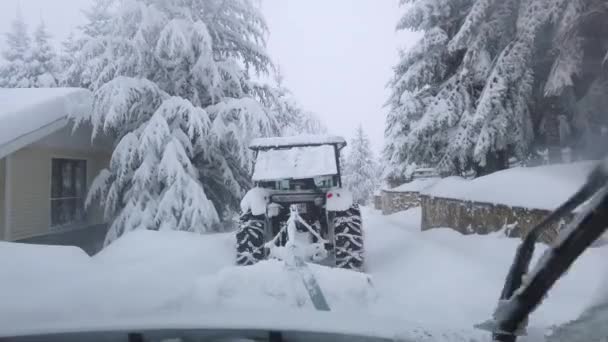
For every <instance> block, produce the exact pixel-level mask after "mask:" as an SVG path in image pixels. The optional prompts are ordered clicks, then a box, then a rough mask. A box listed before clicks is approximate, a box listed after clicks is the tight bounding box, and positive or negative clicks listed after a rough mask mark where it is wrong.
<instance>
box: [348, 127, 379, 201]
mask: <svg viewBox="0 0 608 342" xmlns="http://www.w3.org/2000/svg"><path fill="white" fill-rule="evenodd" d="M377 176H378V166H377V165H376V160H375V158H374V155H373V153H372V150H371V147H370V142H369V139H368V137H367V135H366V134H365V132H364V131H363V126H361V125H359V127H358V128H357V131H356V133H355V136H354V138H353V139H352V140H351V143H350V146H349V153H348V157H347V158H346V165H345V166H344V175H343V181H344V183H345V185H346V187H347V188H348V189H349V190H350V191H351V192H352V193H353V199H354V200H355V201H357V202H358V203H359V204H361V205H366V204H367V203H368V201H369V200H371V199H372V196H373V194H374V191H375V190H376V188H377V186H378V183H379V180H378V178H377Z"/></svg>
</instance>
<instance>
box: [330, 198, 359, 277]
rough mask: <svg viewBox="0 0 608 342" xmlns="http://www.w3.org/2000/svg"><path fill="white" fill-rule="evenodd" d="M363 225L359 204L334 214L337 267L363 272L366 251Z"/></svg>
mask: <svg viewBox="0 0 608 342" xmlns="http://www.w3.org/2000/svg"><path fill="white" fill-rule="evenodd" d="M361 224H362V221H361V210H360V209H359V205H358V204H353V205H352V206H351V207H350V208H348V209H347V210H345V211H335V212H333V226H334V251H335V256H336V267H339V268H345V269H351V270H357V271H363V264H364V251H365V250H364V248H363V247H364V245H363V227H362V225H361Z"/></svg>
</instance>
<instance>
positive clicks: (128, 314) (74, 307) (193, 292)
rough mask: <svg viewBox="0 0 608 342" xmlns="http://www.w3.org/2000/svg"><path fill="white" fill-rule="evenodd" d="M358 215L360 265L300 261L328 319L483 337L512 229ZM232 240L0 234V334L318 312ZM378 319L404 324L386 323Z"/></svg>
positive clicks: (568, 287)
mask: <svg viewBox="0 0 608 342" xmlns="http://www.w3.org/2000/svg"><path fill="white" fill-rule="evenodd" d="M363 214H364V225H365V239H366V247H367V274H361V273H356V272H350V271H344V270H337V269H329V268H326V267H322V266H317V265H311V268H312V270H313V272H314V273H315V274H316V276H317V278H318V281H319V284H320V286H321V288H322V289H323V291H324V293H325V296H326V297H327V300H328V302H329V305H330V306H331V308H332V311H333V312H334V315H337V316H330V317H333V318H331V319H335V317H341V318H348V317H350V316H352V317H357V318H356V319H355V318H353V320H352V322H360V317H361V316H362V315H363V316H366V315H367V316H369V317H375V318H378V319H379V321H382V322H384V326H383V328H382V329H381V330H382V331H383V332H384V333H385V334H388V335H391V334H398V333H401V334H404V335H403V336H417V335H416V334H421V331H430V332H438V331H441V332H442V334H440V335H441V336H442V337H441V339H439V340H445V341H456V340H458V341H460V340H461V339H463V338H465V337H473V336H476V337H484V336H487V335H486V334H485V333H484V332H479V331H476V330H474V329H473V328H472V326H473V325H474V324H476V323H480V322H482V321H484V320H486V319H488V318H489V317H490V316H491V314H492V311H493V309H494V306H495V304H496V299H497V297H498V295H499V292H500V290H501V288H502V283H503V280H504V277H505V275H506V272H507V270H508V267H509V265H510V262H511V259H512V257H513V254H514V251H515V248H516V246H517V242H518V241H517V240H515V239H507V238H504V237H501V236H500V235H498V234H495V235H489V236H466V237H465V236H462V235H460V234H459V233H457V232H455V231H453V230H450V229H435V230H430V231H425V232H421V231H420V230H419V220H420V210H419V209H413V210H409V211H407V212H403V213H398V214H395V215H392V216H381V215H380V214H379V213H378V212H376V211H374V210H371V209H365V210H364V213H363ZM233 248H234V238H233V235H232V234H215V235H205V236H201V235H195V234H191V233H184V232H151V231H137V232H133V233H130V234H128V235H126V236H124V237H123V238H121V239H119V240H117V241H116V242H114V243H113V244H112V245H111V246H110V247H108V248H107V249H105V250H104V251H102V252H101V253H99V254H98V255H96V256H94V257H92V258H90V257H88V256H87V255H86V254H84V253H83V252H82V251H80V250H78V249H76V248H67V247H49V246H34V245H17V244H12V243H0V279H1V282H0V288H1V289H2V291H0V303H1V305H0V335H6V334H11V333H14V332H19V331H24V330H27V329H28V328H31V327H34V326H36V327H38V328H39V329H40V327H45V326H46V327H48V326H53V324H65V323H66V322H74V320H76V322H77V319H89V321H90V320H93V321H95V322H99V321H102V320H103V319H117V318H124V319H125V320H128V319H129V318H133V317H142V316H145V315H150V314H158V313H163V314H167V315H169V316H170V317H193V316H192V315H196V314H201V315H209V314H211V315H212V316H215V315H220V314H221V313H222V312H239V313H241V314H242V313H244V312H252V313H255V314H263V313H265V312H278V313H283V314H278V315H275V316H272V317H274V318H273V319H274V320H278V321H277V322H279V323H277V324H287V323H290V324H291V323H293V322H294V320H293V319H292V318H293V315H298V314H297V313H310V314H315V315H316V314H317V313H315V312H314V311H313V310H314V309H313V307H312V304H311V303H310V301H309V299H308V296H307V294H306V292H304V288H303V286H302V285H301V283H300V282H299V280H298V278H297V276H296V275H295V274H294V273H293V272H288V271H286V269H285V267H284V265H283V264H282V263H281V262H278V261H266V262H262V263H259V264H257V265H255V266H251V267H234V266H233V262H234V255H233ZM542 249H543V248H539V250H538V251H537V254H540V252H541V251H542ZM607 257H608V248H605V247H601V248H595V249H592V250H590V251H587V252H586V253H585V254H584V255H583V257H582V258H581V259H580V260H579V261H577V263H576V264H575V267H574V268H573V269H572V270H571V271H570V272H569V274H568V275H567V276H566V277H565V278H564V279H562V280H560V282H559V283H558V285H557V287H556V288H555V289H554V291H552V292H551V294H550V297H549V298H548V299H547V300H546V301H545V303H544V305H543V306H542V307H541V308H540V309H539V310H538V311H537V312H536V313H534V315H533V316H532V318H531V327H533V328H532V329H531V331H532V332H533V333H534V332H535V333H536V335H538V334H541V333H542V332H543V329H545V328H547V327H550V326H552V325H556V324H561V323H564V322H566V321H569V320H572V319H575V318H576V317H577V316H578V315H579V314H580V313H581V312H582V311H583V309H584V308H585V307H586V306H587V305H588V304H589V300H590V299H591V297H590V296H589V295H590V294H591V293H593V292H595V291H596V290H597V288H598V287H599V286H600V284H601V280H602V279H601V278H600V276H599V275H598V274H599V273H600V270H601V268H602V267H603V265H604V264H605V260H606V258H607ZM290 312H292V313H293V312H297V313H296V314H291V315H290V314H289V313H290ZM283 321H284V322H283ZM346 321H348V319H347V320H346ZM364 321H365V320H364ZM280 322H283V323H280ZM386 322H408V323H407V324H405V323H403V324H401V323H395V324H392V325H391V326H390V328H387V326H388V324H387V323H386ZM304 323H306V322H304ZM83 324H84V323H83ZM351 324H352V323H351ZM368 328H369V327H368ZM358 329H362V327H359V328H358ZM387 329H394V331H392V332H389V331H387ZM446 331H449V332H450V333H449V334H445V335H443V332H446Z"/></svg>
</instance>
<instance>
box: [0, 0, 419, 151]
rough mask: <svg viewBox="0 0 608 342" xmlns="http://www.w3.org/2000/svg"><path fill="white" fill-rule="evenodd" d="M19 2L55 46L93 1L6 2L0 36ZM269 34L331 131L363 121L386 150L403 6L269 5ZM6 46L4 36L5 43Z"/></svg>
mask: <svg viewBox="0 0 608 342" xmlns="http://www.w3.org/2000/svg"><path fill="white" fill-rule="evenodd" d="M17 4H19V6H20V8H21V12H22V14H23V16H24V18H25V19H26V21H27V23H28V24H29V26H30V30H33V28H34V27H35V26H36V25H37V24H38V23H39V22H40V20H41V19H43V20H44V21H45V23H46V25H47V27H48V29H49V31H50V32H51V34H53V36H54V39H55V40H56V41H60V40H62V39H65V37H67V35H68V34H69V32H70V31H72V30H74V29H75V28H76V27H77V26H78V25H81V24H82V23H83V22H84V18H83V15H82V14H81V11H80V10H81V8H86V7H87V6H88V4H89V0H0V32H6V31H7V30H8V29H9V27H10V22H11V21H12V20H13V18H14V17H15V13H16V10H17ZM262 4H263V12H264V14H265V16H266V20H267V22H268V25H269V28H270V36H269V40H268V50H269V53H270V55H271V56H272V57H273V59H274V61H275V62H276V63H277V64H278V65H280V66H281V68H282V70H283V74H284V76H285V84H286V85H287V86H288V87H289V88H290V89H291V90H292V91H293V93H294V94H295V96H296V97H297V99H298V100H299V101H300V103H301V104H302V105H303V106H304V107H306V109H309V110H311V111H313V112H316V113H317V115H318V116H319V117H320V118H321V119H322V120H323V121H324V122H325V124H326V125H327V126H328V128H329V129H330V131H331V133H334V134H339V135H343V136H345V137H347V138H350V137H351V136H352V134H353V133H354V130H355V128H356V127H357V125H359V124H360V123H361V124H363V127H364V129H365V130H366V132H367V133H368V135H369V136H370V138H371V140H372V143H373V145H374V149H375V150H376V151H379V150H380V148H381V146H382V138H383V130H384V117H385V114H386V109H383V108H382V105H383V103H384V102H385V101H386V98H387V95H388V92H387V90H386V89H385V84H386V82H387V81H388V80H389V78H390V77H391V68H392V66H393V65H394V64H395V63H396V62H397V51H398V48H404V47H407V46H410V45H411V44H412V43H413V42H414V39H415V36H416V35H415V34H411V33H399V34H397V33H396V32H395V30H394V27H395V24H396V22H397V19H398V18H399V16H400V14H401V13H402V9H399V8H398V0H264V1H263V2H262ZM0 38H1V39H0V48H3V47H4V37H3V36H1V37H0Z"/></svg>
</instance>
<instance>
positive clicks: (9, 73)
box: [0, 10, 31, 88]
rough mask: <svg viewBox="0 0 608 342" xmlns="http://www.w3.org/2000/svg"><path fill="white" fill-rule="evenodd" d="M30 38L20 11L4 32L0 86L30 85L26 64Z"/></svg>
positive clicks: (28, 58) (27, 62) (28, 61)
mask: <svg viewBox="0 0 608 342" xmlns="http://www.w3.org/2000/svg"><path fill="white" fill-rule="evenodd" d="M30 44H31V39H30V36H29V33H28V30H27V25H26V24H25V21H24V20H23V17H22V15H21V11H20V10H17V16H16V17H15V19H14V20H13V22H12V23H11V30H10V31H9V32H7V33H6V47H5V49H4V51H2V56H3V57H4V59H5V60H6V63H5V64H4V65H2V66H0V87H7V88H14V87H29V86H31V83H30V79H29V75H28V65H29V63H30V60H31V56H30V49H31V46H30Z"/></svg>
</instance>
